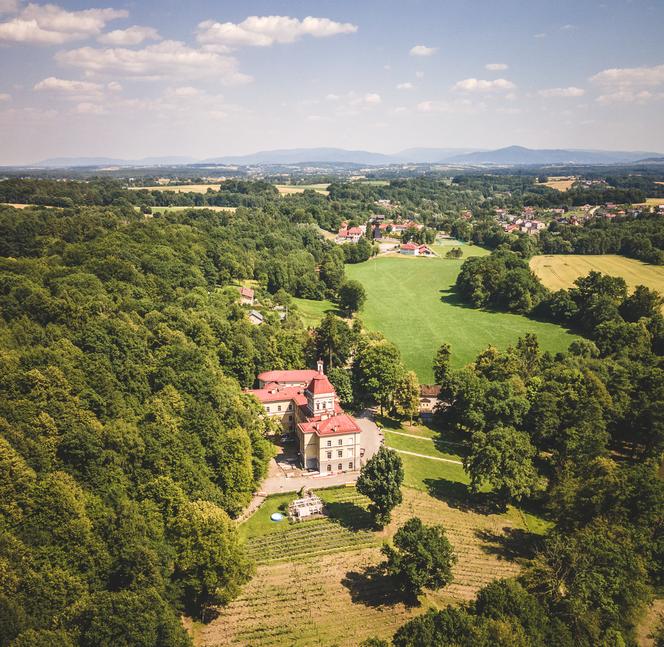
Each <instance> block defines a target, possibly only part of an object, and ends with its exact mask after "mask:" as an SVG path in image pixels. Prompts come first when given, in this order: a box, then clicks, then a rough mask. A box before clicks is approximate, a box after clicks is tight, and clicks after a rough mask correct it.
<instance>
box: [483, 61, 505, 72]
mask: <svg viewBox="0 0 664 647" xmlns="http://www.w3.org/2000/svg"><path fill="white" fill-rule="evenodd" d="M484 67H485V68H486V69H487V70H491V71H492V72H499V71H501V70H506V69H507V68H508V67H509V65H507V63H487V64H486V65H485V66H484Z"/></svg>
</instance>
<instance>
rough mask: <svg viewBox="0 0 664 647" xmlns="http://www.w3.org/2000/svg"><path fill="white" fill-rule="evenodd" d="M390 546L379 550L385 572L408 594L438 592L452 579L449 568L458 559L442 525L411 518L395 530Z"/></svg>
mask: <svg viewBox="0 0 664 647" xmlns="http://www.w3.org/2000/svg"><path fill="white" fill-rule="evenodd" d="M393 544H394V545H393V546H390V545H387V544H386V545H385V546H383V548H382V553H383V555H385V557H387V563H386V569H387V572H388V573H389V574H390V575H391V576H393V577H394V578H395V581H397V582H398V583H399V585H400V586H402V587H403V588H404V589H405V590H407V591H408V592H409V593H411V594H413V595H419V594H420V593H421V592H422V589H424V588H427V589H434V590H436V589H440V588H442V587H443V586H446V585H447V584H449V583H450V582H451V581H452V580H453V579H454V576H453V575H452V566H453V565H454V564H455V563H456V561H457V557H456V555H455V554H454V551H453V549H452V544H450V542H449V540H448V539H447V536H446V535H445V529H444V528H443V526H441V525H434V526H425V525H424V524H423V523H422V520H421V519H419V518H418V517H412V518H411V519H409V520H408V521H406V523H405V524H403V526H401V527H400V528H399V530H397V532H396V533H395V535H394V539H393Z"/></svg>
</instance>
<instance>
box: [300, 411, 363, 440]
mask: <svg viewBox="0 0 664 647" xmlns="http://www.w3.org/2000/svg"><path fill="white" fill-rule="evenodd" d="M298 427H299V428H300V431H302V433H303V434H316V435H317V436H333V435H335V434H359V433H360V428H359V427H358V425H357V422H355V418H353V417H352V416H349V415H348V414H346V413H342V414H337V415H334V416H331V417H329V418H326V419H325V420H317V419H316V418H314V419H311V420H309V421H307V422H301V423H300V424H299V425H298Z"/></svg>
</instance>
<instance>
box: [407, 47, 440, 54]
mask: <svg viewBox="0 0 664 647" xmlns="http://www.w3.org/2000/svg"><path fill="white" fill-rule="evenodd" d="M437 51H438V48H437V47H427V46H426V45H415V47H411V48H410V52H409V54H410V55H411V56H433V55H434V54H435V53H436V52H437Z"/></svg>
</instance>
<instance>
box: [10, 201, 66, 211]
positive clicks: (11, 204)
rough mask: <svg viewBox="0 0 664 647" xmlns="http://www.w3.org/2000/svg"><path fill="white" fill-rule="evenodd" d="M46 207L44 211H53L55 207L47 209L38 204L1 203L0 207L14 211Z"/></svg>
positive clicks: (47, 207)
mask: <svg viewBox="0 0 664 647" xmlns="http://www.w3.org/2000/svg"><path fill="white" fill-rule="evenodd" d="M40 206H41V207H46V209H54V208H55V207H49V206H47V205H43V204H42V205H39V204H25V203H23V202H1V203H0V207H14V209H29V208H30V207H40Z"/></svg>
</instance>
